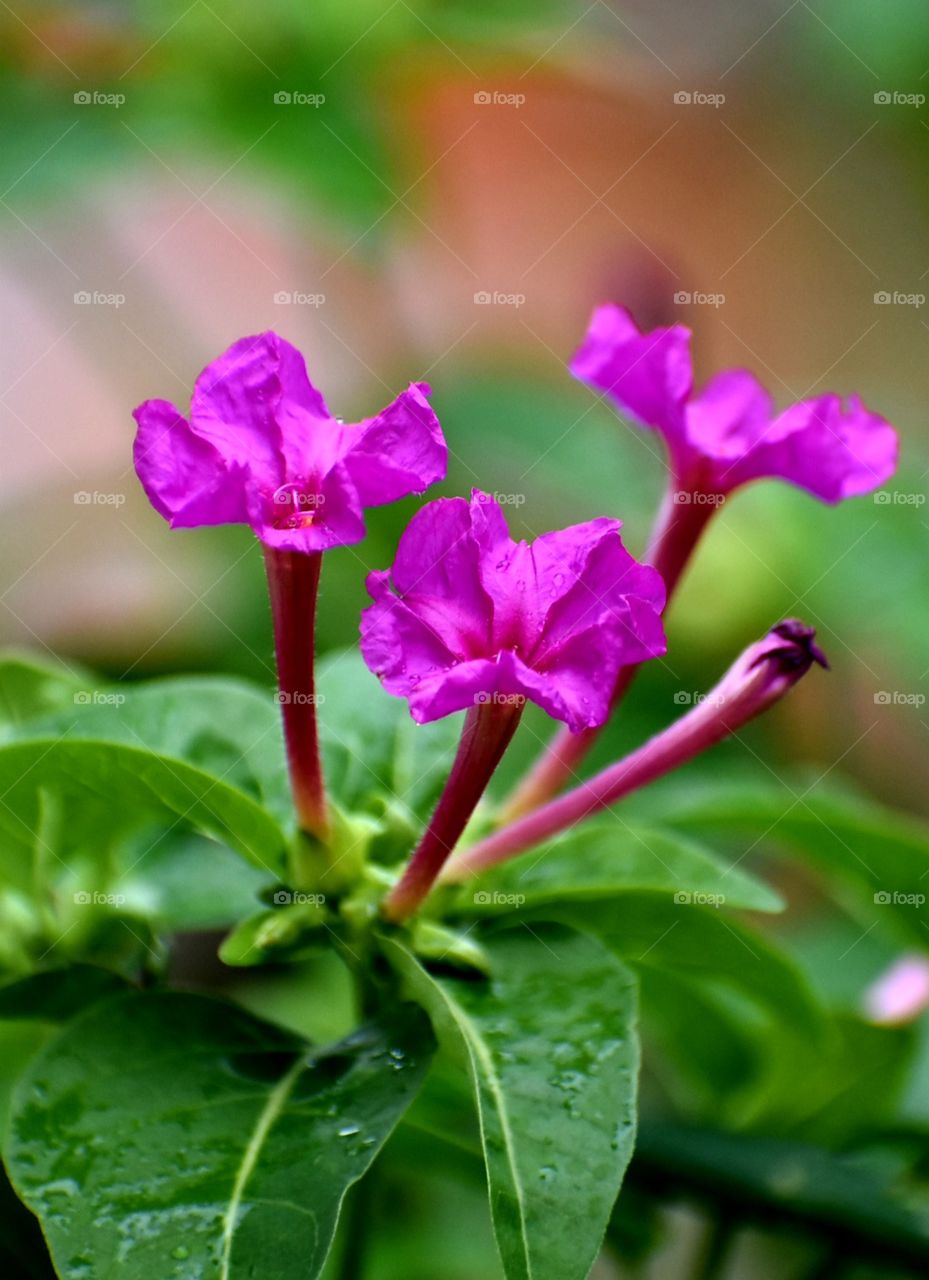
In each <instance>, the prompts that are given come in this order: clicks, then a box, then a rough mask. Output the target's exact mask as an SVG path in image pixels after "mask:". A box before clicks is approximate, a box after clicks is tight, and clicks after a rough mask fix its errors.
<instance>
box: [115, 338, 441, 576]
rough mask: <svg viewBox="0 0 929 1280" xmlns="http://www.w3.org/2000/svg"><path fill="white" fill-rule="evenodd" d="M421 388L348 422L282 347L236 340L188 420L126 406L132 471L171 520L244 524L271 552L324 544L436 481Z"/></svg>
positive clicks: (436, 449)
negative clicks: (132, 431)
mask: <svg viewBox="0 0 929 1280" xmlns="http://www.w3.org/2000/svg"><path fill="white" fill-rule="evenodd" d="M428 394H429V388H428V386H426V385H425V384H424V383H413V384H412V385H411V386H410V387H408V388H407V390H406V391H403V392H401V394H400V395H399V396H397V398H396V399H395V400H394V401H393V402H392V403H391V404H389V405H388V406H387V408H386V409H383V410H382V411H381V412H380V413H379V414H378V415H377V416H376V417H374V418H368V419H366V420H365V421H363V422H359V423H355V424H346V423H343V422H341V421H340V420H339V419H337V418H333V417H332V415H331V414H330V413H329V410H328V409H327V408H326V404H325V401H324V400H323V398H322V396H321V395H320V393H319V392H318V391H317V390H316V388H315V387H314V386H313V385H312V383H311V382H310V380H309V378H308V377H307V372H306V366H305V364H304V361H303V356H302V355H301V354H300V352H299V351H297V349H296V348H295V347H292V346H291V345H290V343H289V342H285V340H284V339H283V338H281V337H279V336H278V335H277V334H276V333H271V332H268V333H262V334H259V335H258V336H257V337H252V338H242V339H241V340H240V341H239V342H236V343H234V344H233V345H232V346H231V347H230V348H229V350H228V351H226V352H225V354H224V355H221V356H220V357H219V359H218V360H214V361H213V363H212V364H210V365H208V366H207V367H206V369H204V371H203V372H202V373H201V375H200V377H199V378H198V379H197V382H196V385H195V387H194V393H193V399H192V404H191V411H190V417H189V418H185V417H184V415H183V414H182V413H181V412H180V410H179V409H177V408H175V406H174V405H173V404H169V403H168V401H166V400H146V401H145V403H144V404H141V405H139V407H138V408H137V409H136V410H135V413H134V417H135V419H136V422H137V423H138V433H137V435H136V440H135V450H134V459H135V467H136V471H137V472H138V475H139V479H140V480H141V481H142V484H143V486H144V488H145V492H146V493H147V494H148V497H149V499H150V501H151V503H152V505H153V506H154V508H155V510H156V511H158V512H159V513H160V514H161V515H163V516H164V518H165V519H166V520H168V521H169V522H170V524H171V525H172V526H174V527H177V528H189V527H191V526H194V525H204V524H230V523H233V524H236V523H242V524H249V525H251V527H252V529H253V530H254V531H255V533H256V534H257V536H258V537H259V538H260V539H261V541H262V542H263V543H264V544H265V545H266V546H269V547H272V548H275V549H277V550H280V551H300V552H308V553H309V552H319V551H325V550H327V549H328V548H330V547H335V546H342V545H345V544H346V543H352V542H359V541H360V540H361V539H362V538H363V537H364V533H365V526H364V514H363V513H364V509H365V507H371V506H379V505H380V504H382V503H385V502H394V501H396V500H397V499H398V498H403V497H406V496H407V495H408V494H411V493H422V491H423V490H424V489H426V488H427V487H428V486H429V485H430V484H433V483H434V482H435V481H437V480H441V479H442V478H443V477H444V475H445V469H446V463H447V449H446V445H445V441H444V439H443V436H442V431H441V428H440V426H439V422H438V419H437V418H436V416H435V414H434V413H433V411H432V409H431V408H430V406H429V402H428V400H427V398H426V397H427V395H428Z"/></svg>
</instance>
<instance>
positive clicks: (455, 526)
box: [391, 498, 493, 658]
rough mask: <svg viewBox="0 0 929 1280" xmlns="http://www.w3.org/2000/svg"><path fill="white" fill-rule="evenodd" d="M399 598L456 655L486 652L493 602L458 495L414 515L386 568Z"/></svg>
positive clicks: (468, 518) (467, 515) (467, 514)
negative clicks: (390, 567) (486, 588)
mask: <svg viewBox="0 0 929 1280" xmlns="http://www.w3.org/2000/svg"><path fill="white" fill-rule="evenodd" d="M391 573H392V578H393V583H394V586H395V588H396V590H397V591H398V592H399V594H400V596H401V597H402V598H403V599H404V600H406V602H407V603H408V604H409V605H410V607H411V608H413V609H414V610H415V611H416V612H417V613H418V614H419V615H420V617H422V618H423V619H424V620H425V621H426V622H427V623H428V625H429V626H431V627H432V628H433V630H434V631H435V633H436V634H437V635H438V636H441V638H442V640H443V642H444V643H445V644H446V645H447V646H448V648H449V650H450V651H451V652H453V653H455V654H457V655H458V657H459V658H464V657H471V656H476V655H477V654H481V653H485V652H486V651H487V647H488V644H489V641H490V634H491V626H492V622H493V605H492V603H491V600H490V597H489V596H488V595H487V592H486V591H485V590H484V587H483V584H482V581H481V575H480V567H479V549H478V545H477V543H476V541H475V539H474V536H473V534H472V529H471V514H470V511H469V508H468V504H467V502H465V500H464V499H463V498H438V499H437V500H436V501H435V502H430V503H428V504H427V505H426V506H425V507H423V508H422V509H421V510H420V511H418V512H417V513H416V515H415V516H414V517H413V519H412V520H411V521H410V523H409V525H408V526H407V528H406V529H405V531H404V533H403V536H402V537H401V539H400V544H399V546H398V547H397V556H396V559H395V560H394V566H393V569H392V571H391Z"/></svg>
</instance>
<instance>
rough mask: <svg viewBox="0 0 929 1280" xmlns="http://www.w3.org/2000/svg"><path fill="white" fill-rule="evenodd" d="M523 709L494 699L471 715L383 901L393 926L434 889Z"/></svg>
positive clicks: (518, 702) (518, 703)
mask: <svg viewBox="0 0 929 1280" xmlns="http://www.w3.org/2000/svg"><path fill="white" fill-rule="evenodd" d="M523 706H524V699H522V698H520V699H518V700H516V701H500V700H496V699H494V698H490V699H488V700H487V701H486V702H481V703H478V704H477V705H476V706H474V707H472V708H471V710H470V711H469V712H468V714H467V717H466V718H465V723H464V729H463V731H462V734H461V741H460V742H459V744H458V752H457V754H456V756H455V762H454V764H453V765H452V770H451V773H450V774H449V775H448V781H447V782H446V784H445V788H444V790H443V792H442V795H441V796H440V798H439V803H438V805H437V806H436V810H435V813H434V814H433V815H432V820H431V821H430V823H429V826H428V828H427V829H426V832H425V834H424V835H423V838H422V840H420V842H419V846H418V847H417V849H416V851H415V853H414V854H413V856H412V857H411V858H410V861H409V862H408V863H407V867H406V870H405V871H404V873H403V876H402V877H401V879H400V881H399V883H398V884H396V885H395V886H394V888H393V889H392V890H391V891H390V893H389V894H388V895H387V897H386V899H385V900H384V907H383V911H384V915H385V916H386V917H387V918H388V920H393V921H400V920H405V919H406V917H407V916H409V915H410V914H411V913H412V912H413V911H415V910H416V908H417V907H418V906H419V904H420V903H421V902H422V900H423V899H424V898H425V897H426V895H427V894H428V892H429V890H430V889H431V888H432V886H433V884H434V883H435V880H436V877H437V876H438V874H439V872H440V871H441V870H442V867H443V865H444V863H445V861H446V859H447V858H448V857H449V855H450V854H451V852H452V850H453V849H454V848H455V845H456V844H457V842H458V838H459V837H460V835H461V833H462V831H464V829H465V827H466V826H467V823H468V819H469V818H470V817H471V815H472V813H473V812H474V810H475V808H476V807H477V803H478V801H479V800H480V798H481V796H482V795H483V794H484V791H485V790H486V788H487V784H488V782H489V781H490V779H491V777H492V775H493V772H494V770H495V769H496V767H497V765H498V764H499V763H500V761H501V759H502V758H503V753H504V752H505V751H506V749H507V747H508V746H509V745H510V741H511V740H512V737H513V734H514V733H515V732H516V726H517V725H518V724H519V719H520V716H521V715H522V712H523Z"/></svg>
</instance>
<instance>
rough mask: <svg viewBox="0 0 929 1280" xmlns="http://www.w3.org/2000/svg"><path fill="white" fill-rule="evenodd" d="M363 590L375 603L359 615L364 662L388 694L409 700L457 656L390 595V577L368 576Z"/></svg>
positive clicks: (385, 574) (416, 615)
mask: <svg viewBox="0 0 929 1280" xmlns="http://www.w3.org/2000/svg"><path fill="white" fill-rule="evenodd" d="M366 586H367V588H368V592H369V594H370V595H371V597H372V599H373V600H374V603H373V604H372V605H369V606H368V608H367V609H365V610H363V611H362V614H361V652H362V655H363V656H364V660H365V662H366V663H367V664H368V667H369V668H370V669H371V671H373V672H374V674H375V675H376V676H377V677H378V679H379V680H380V681H381V682H382V684H383V685H384V688H385V689H386V690H387V692H388V693H393V694H396V695H397V696H399V697H402V698H410V699H412V698H413V696H414V695H415V693H416V689H417V686H418V685H419V684H420V683H421V682H422V681H423V680H424V678H430V677H435V676H437V675H439V674H442V673H444V672H445V671H446V670H447V669H448V668H449V667H451V666H452V665H453V663H454V662H455V658H456V655H455V654H453V653H452V652H450V651H449V649H448V648H447V647H446V646H445V644H444V643H443V641H442V639H441V637H440V636H438V635H437V634H436V633H435V631H433V629H432V628H431V627H430V626H429V624H428V622H426V621H424V620H423V619H422V618H421V617H420V616H419V615H418V614H417V613H415V612H414V611H413V610H412V609H411V608H410V606H409V605H408V604H406V603H405V602H404V601H403V600H400V599H399V598H398V597H397V596H395V595H394V594H393V592H392V591H391V589H390V574H389V573H372V574H369V575H368V578H367V581H366ZM439 714H442V715H444V714H445V712H440V713H439Z"/></svg>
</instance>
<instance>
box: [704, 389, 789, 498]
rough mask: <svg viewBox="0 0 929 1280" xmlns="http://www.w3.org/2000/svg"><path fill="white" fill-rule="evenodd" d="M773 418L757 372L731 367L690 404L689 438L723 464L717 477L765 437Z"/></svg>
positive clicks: (717, 470)
mask: <svg viewBox="0 0 929 1280" xmlns="http://www.w3.org/2000/svg"><path fill="white" fill-rule="evenodd" d="M773 417H774V404H773V402H772V400H771V397H770V396H769V395H768V393H767V391H766V390H765V389H764V387H763V386H762V385H761V383H760V382H759V381H758V379H757V378H756V377H755V376H754V374H752V373H749V372H748V370H747V369H730V370H728V372H726V373H720V374H717V375H716V377H715V378H711V379H710V381H709V382H708V383H707V384H706V386H705V387H704V388H703V390H702V391H701V392H700V394H699V395H697V396H695V397H694V398H693V400H691V402H690V404H689V405H688V406H687V439H688V442H689V443H690V444H691V446H692V447H693V449H694V450H695V452H697V453H699V454H700V455H701V456H702V457H704V458H712V459H714V460H718V461H720V462H721V463H723V464H724V465H723V466H722V467H721V468H718V469H715V468H714V476H715V475H716V474H717V473H718V474H719V475H720V476H724V475H725V471H726V468H727V466H728V465H730V464H731V463H733V462H737V461H738V460H739V459H740V458H742V457H744V455H745V454H746V453H747V452H748V451H749V450H750V449H753V448H754V447H755V445H757V444H758V443H759V442H760V441H761V440H763V439H764V437H765V433H766V432H767V431H768V430H769V429H770V426H771V421H772V419H773ZM725 487H727V486H726V485H724V486H723V489H724V490H725Z"/></svg>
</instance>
